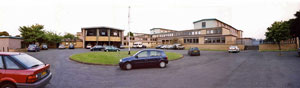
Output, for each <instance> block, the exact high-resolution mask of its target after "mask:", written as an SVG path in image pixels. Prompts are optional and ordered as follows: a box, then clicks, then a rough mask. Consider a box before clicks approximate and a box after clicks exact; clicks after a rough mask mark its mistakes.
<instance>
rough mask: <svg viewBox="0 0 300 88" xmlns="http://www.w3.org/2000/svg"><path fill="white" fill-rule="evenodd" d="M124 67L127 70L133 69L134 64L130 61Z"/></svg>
mask: <svg viewBox="0 0 300 88" xmlns="http://www.w3.org/2000/svg"><path fill="white" fill-rule="evenodd" d="M123 68H124V69H125V70H131V69H132V64H130V63H125V64H124V67H123Z"/></svg>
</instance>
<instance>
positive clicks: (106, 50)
mask: <svg viewBox="0 0 300 88" xmlns="http://www.w3.org/2000/svg"><path fill="white" fill-rule="evenodd" d="M104 51H105V52H108V51H117V52H118V51H120V49H119V48H117V47H114V46H106V47H104Z"/></svg>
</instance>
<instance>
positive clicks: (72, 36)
mask: <svg viewBox="0 0 300 88" xmlns="http://www.w3.org/2000/svg"><path fill="white" fill-rule="evenodd" d="M64 38H66V39H71V40H73V39H75V38H76V37H75V35H73V34H71V33H66V34H65V35H64Z"/></svg>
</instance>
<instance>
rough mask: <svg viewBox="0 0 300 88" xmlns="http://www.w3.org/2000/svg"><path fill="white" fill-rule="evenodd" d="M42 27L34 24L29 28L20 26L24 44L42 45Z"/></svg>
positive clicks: (43, 35)
mask: <svg viewBox="0 0 300 88" xmlns="http://www.w3.org/2000/svg"><path fill="white" fill-rule="evenodd" d="M43 28H44V25H40V24H35V25H31V26H22V27H20V28H19V31H20V32H21V35H22V37H23V38H24V42H26V43H37V42H39V43H42V42H43V41H45V40H44V38H43V37H45V34H44V33H45V31H44V30H43Z"/></svg>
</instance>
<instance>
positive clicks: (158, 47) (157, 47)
mask: <svg viewBox="0 0 300 88" xmlns="http://www.w3.org/2000/svg"><path fill="white" fill-rule="evenodd" d="M161 46H163V45H158V46H156V47H155V49H160V47H161Z"/></svg>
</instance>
